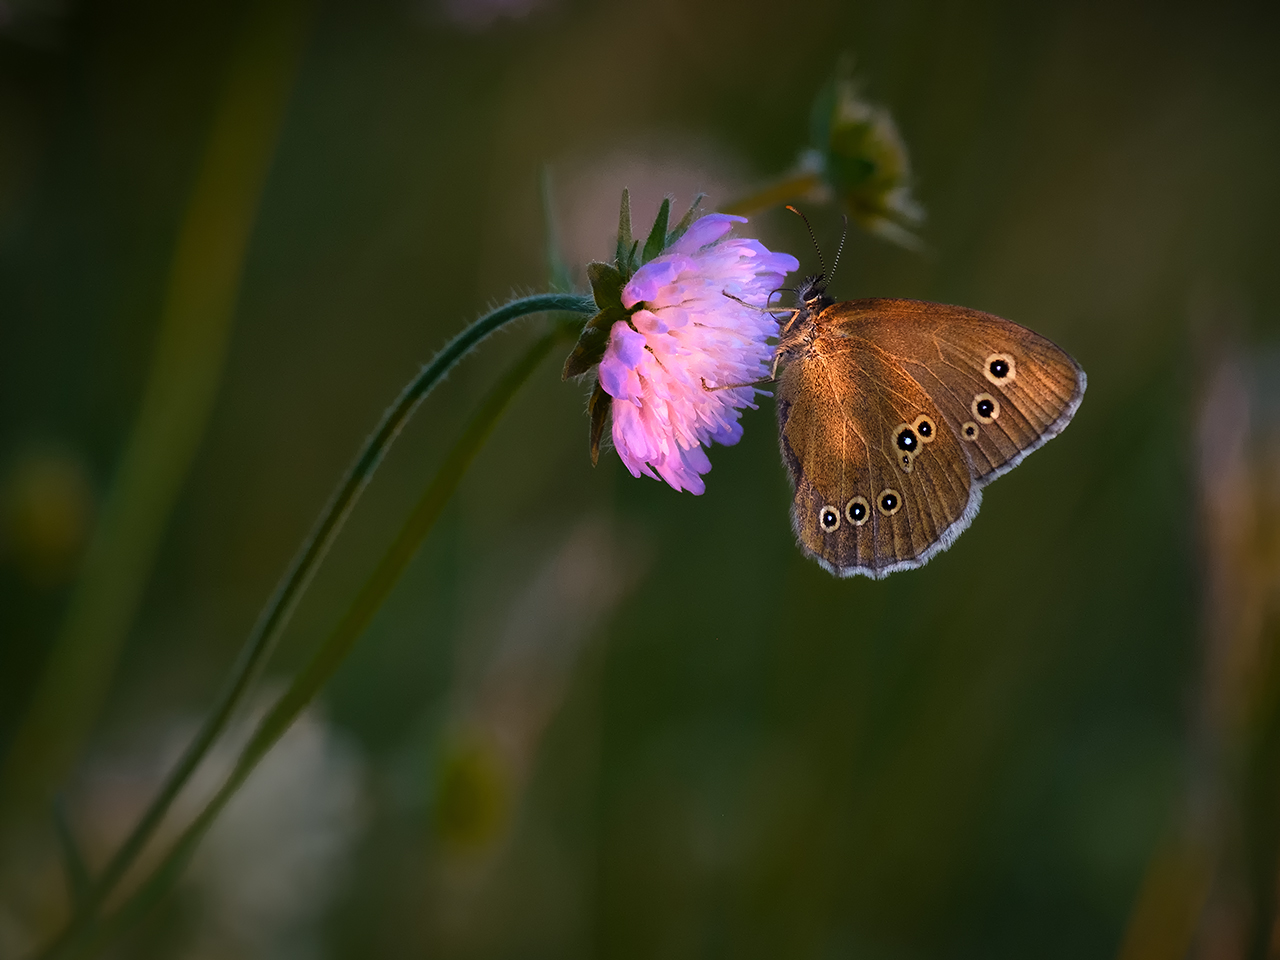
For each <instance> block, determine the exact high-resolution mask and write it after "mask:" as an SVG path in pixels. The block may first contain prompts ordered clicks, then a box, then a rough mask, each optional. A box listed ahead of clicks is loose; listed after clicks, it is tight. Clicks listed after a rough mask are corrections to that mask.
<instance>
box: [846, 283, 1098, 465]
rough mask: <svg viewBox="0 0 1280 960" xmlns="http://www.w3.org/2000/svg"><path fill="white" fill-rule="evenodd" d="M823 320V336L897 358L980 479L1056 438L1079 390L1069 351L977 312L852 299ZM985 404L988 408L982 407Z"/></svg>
mask: <svg viewBox="0 0 1280 960" xmlns="http://www.w3.org/2000/svg"><path fill="white" fill-rule="evenodd" d="M822 320H823V329H824V331H825V333H826V335H827V336H854V337H863V338H867V339H870V340H872V341H873V342H875V343H877V344H879V345H880V346H881V347H883V348H884V349H885V350H886V351H888V352H889V353H891V354H892V355H893V356H894V357H895V358H896V359H897V360H898V361H899V362H900V363H901V364H902V366H903V368H904V369H905V370H906V371H907V372H908V373H909V374H910V375H911V376H912V378H913V379H914V380H915V381H916V382H917V383H918V384H919V385H920V386H921V387H922V388H923V389H924V390H925V391H926V392H927V393H928V394H929V396H930V397H931V398H932V399H933V400H934V401H935V402H936V403H937V405H938V408H939V409H940V410H941V411H942V414H943V416H944V417H945V418H946V420H947V423H948V425H950V426H951V427H952V429H953V430H955V431H956V436H957V437H959V438H960V440H961V443H962V446H963V449H964V451H965V454H966V456H967V457H968V459H969V461H970V463H971V464H972V467H973V476H974V478H975V479H977V480H979V481H982V482H987V481H990V480H992V479H994V478H995V477H997V476H999V475H1000V474H1002V473H1004V472H1006V471H1008V470H1011V469H1013V467H1015V466H1017V465H1018V464H1019V463H1020V462H1021V461H1022V458H1023V457H1025V456H1026V455H1027V454H1028V453H1030V452H1031V451H1032V450H1035V449H1036V448H1038V447H1040V446H1041V445H1043V444H1044V443H1046V442H1048V441H1049V440H1050V439H1052V438H1053V437H1055V436H1057V435H1058V433H1060V432H1061V431H1062V429H1063V428H1064V427H1065V426H1066V425H1067V423H1069V422H1070V420H1071V417H1072V416H1073V415H1074V414H1075V411H1076V408H1077V407H1078V406H1079V405H1080V400H1081V398H1082V397H1083V395H1084V389H1085V376H1084V371H1083V370H1081V369H1080V367H1079V365H1078V364H1077V363H1076V362H1075V361H1074V360H1073V359H1071V357H1070V356H1069V355H1068V354H1067V353H1066V352H1065V351H1063V350H1062V349H1060V348H1059V347H1058V346H1056V345H1055V344H1054V343H1053V342H1052V341H1050V340H1048V339H1046V338H1045V337H1042V336H1040V335H1039V334H1037V333H1035V332H1033V331H1031V330H1028V329H1027V328H1026V327H1022V326H1019V325H1018V324H1016V323H1013V322H1012V321H1010V320H1005V319H1003V318H1001V317H997V316H995V315H993V314H990V313H983V312H982V311H980V310H970V309H967V308H965V307H954V306H947V305H944V304H938V303H926V302H924V301H920V300H851V301H848V302H846V303H839V304H836V305H835V306H833V307H831V308H829V309H828V310H827V311H826V312H825V313H824V314H823V316H822ZM1001 364H1003V366H1001ZM993 365H995V372H993V370H992V366H993ZM997 374H1001V375H997ZM984 401H985V402H987V403H990V404H991V406H990V407H989V408H988V407H984V406H980V405H981V404H983V402H984ZM983 412H989V415H988V416H985V417H984V416H982V413H983Z"/></svg>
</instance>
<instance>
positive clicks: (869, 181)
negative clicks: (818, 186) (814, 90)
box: [801, 70, 924, 248]
mask: <svg viewBox="0 0 1280 960" xmlns="http://www.w3.org/2000/svg"><path fill="white" fill-rule="evenodd" d="M810 131H811V141H812V144H813V146H812V149H811V150H809V151H806V153H805V154H804V155H803V157H802V158H801V166H802V167H806V168H809V169H811V170H813V171H814V172H815V173H817V174H818V175H819V176H820V177H821V179H822V181H823V183H824V185H825V186H826V187H827V189H829V190H830V191H831V193H832V195H833V196H834V197H835V199H836V200H837V201H838V202H839V203H840V205H841V206H842V207H843V208H844V209H845V212H846V213H848V215H849V218H850V219H851V220H853V221H854V223H856V224H858V225H859V226H861V227H862V228H863V229H865V230H868V231H870V232H871V233H875V234H878V235H879V236H882V237H884V238H885V239H888V240H892V241H894V242H895V243H899V244H902V245H903V246H905V247H911V248H916V247H919V245H920V242H919V240H918V239H917V238H916V236H915V234H913V233H912V232H911V230H910V228H912V227H914V226H916V225H917V224H918V223H919V222H920V221H921V220H923V219H924V211H923V210H922V209H921V208H920V205H919V204H918V203H916V201H915V200H914V199H913V198H912V196H911V169H910V164H909V161H908V159H907V148H906V144H904V143H903V141H902V136H901V135H900V134H899V133H898V127H897V125H896V124H895V123H894V122H893V116H892V115H891V114H890V113H889V111H888V110H886V109H885V108H883V107H879V106H875V105H873V104H870V103H868V102H867V101H866V100H864V99H863V98H862V96H861V94H860V92H859V90H858V87H857V84H856V83H855V82H854V81H853V80H852V79H851V78H850V77H849V76H848V75H847V73H846V72H845V71H843V70H842V71H841V72H840V73H838V74H837V76H836V77H835V78H834V79H833V80H832V81H831V82H830V83H828V84H827V85H826V86H825V87H824V88H823V89H822V90H821V92H819V94H818V96H817V98H816V100H815V101H814V105H813V112H812V115H811V121H810Z"/></svg>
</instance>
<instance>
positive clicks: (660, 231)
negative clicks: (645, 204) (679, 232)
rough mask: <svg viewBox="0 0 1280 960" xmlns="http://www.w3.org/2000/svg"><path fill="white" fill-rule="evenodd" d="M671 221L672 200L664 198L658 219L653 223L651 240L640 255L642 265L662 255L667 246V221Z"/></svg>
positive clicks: (650, 233)
mask: <svg viewBox="0 0 1280 960" xmlns="http://www.w3.org/2000/svg"><path fill="white" fill-rule="evenodd" d="M670 219H671V199H670V198H669V197H663V198H662V206H660V207H658V216H657V219H655V220H654V221H653V229H652V230H650V231H649V239H648V240H646V241H645V242H644V253H642V254H641V255H640V262H641V263H648V262H649V261H650V260H652V259H653V258H654V257H656V256H657V255H658V254H660V253H662V249H663V247H665V246H666V245H667V221H668V220H670Z"/></svg>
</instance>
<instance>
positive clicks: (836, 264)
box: [827, 214, 849, 283]
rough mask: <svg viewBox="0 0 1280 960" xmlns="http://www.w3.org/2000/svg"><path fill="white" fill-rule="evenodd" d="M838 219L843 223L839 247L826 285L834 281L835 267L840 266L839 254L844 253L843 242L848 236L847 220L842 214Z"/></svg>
mask: <svg viewBox="0 0 1280 960" xmlns="http://www.w3.org/2000/svg"><path fill="white" fill-rule="evenodd" d="M840 219H841V220H842V221H844V230H843V231H841V233H840V246H839V247H837V248H836V259H835V262H833V263H832V264H831V275H830V276H828V277H827V283H830V282H831V281H832V280H834V279H835V275H836V267H838V266H840V254H842V253H844V241H845V239H846V238H847V237H848V236H849V218H848V217H847V216H844V215H843V214H842V215H841V216H840Z"/></svg>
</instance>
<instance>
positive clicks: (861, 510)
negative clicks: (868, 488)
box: [844, 497, 871, 527]
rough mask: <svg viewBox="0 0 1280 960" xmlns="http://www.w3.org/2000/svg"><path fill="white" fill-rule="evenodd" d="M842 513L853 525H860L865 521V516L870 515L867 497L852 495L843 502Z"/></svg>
mask: <svg viewBox="0 0 1280 960" xmlns="http://www.w3.org/2000/svg"><path fill="white" fill-rule="evenodd" d="M844 515H845V516H846V517H848V518H849V522H850V523H852V524H853V525H854V526H855V527H860V526H862V525H863V524H864V523H866V522H867V517H869V516H870V515H871V510H870V508H868V507H867V498H866V497H854V498H853V499H852V500H850V501H849V502H848V503H846V504H845V507H844Z"/></svg>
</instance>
